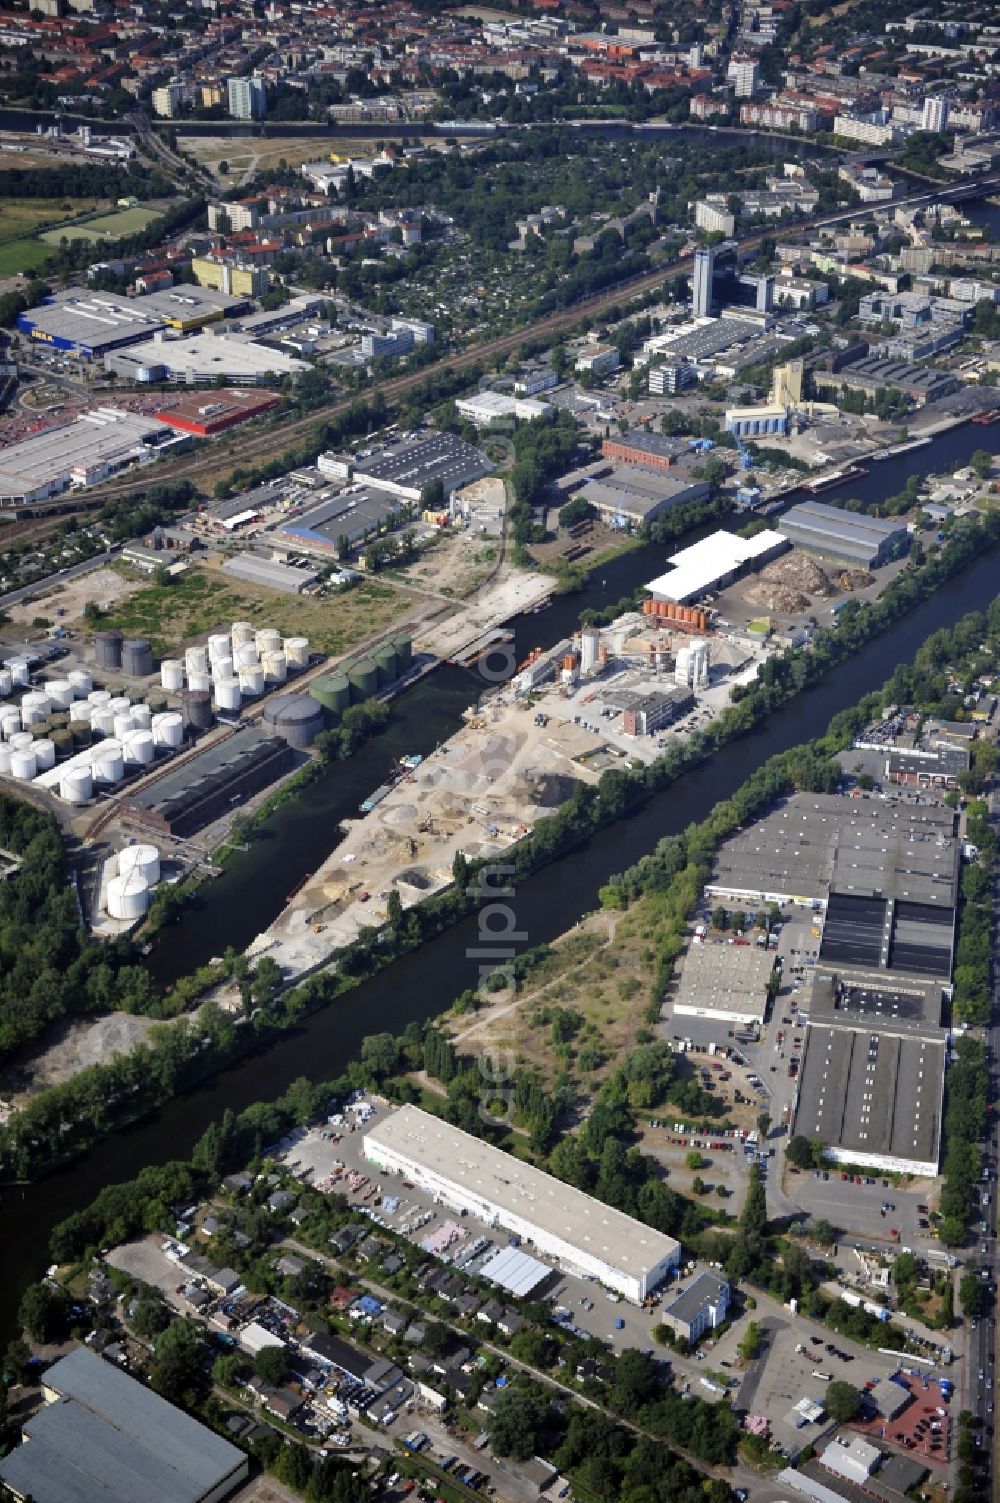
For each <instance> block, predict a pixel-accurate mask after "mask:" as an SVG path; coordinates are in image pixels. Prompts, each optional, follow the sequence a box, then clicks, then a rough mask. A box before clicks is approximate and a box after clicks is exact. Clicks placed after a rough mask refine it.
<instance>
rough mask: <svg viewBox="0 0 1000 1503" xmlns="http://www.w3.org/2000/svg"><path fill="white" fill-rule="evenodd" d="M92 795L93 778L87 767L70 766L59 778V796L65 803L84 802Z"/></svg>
mask: <svg viewBox="0 0 1000 1503" xmlns="http://www.w3.org/2000/svg"><path fill="white" fill-rule="evenodd" d="M93 796H94V779H93V775H92V773H91V771H90V768H89V767H70V768H67V770H66V771H65V772H64V773H63V775H62V777H61V778H60V779H59V797H60V798H62V799H65V800H66V802H67V804H85V803H86V802H87V800H88V799H89V798H93Z"/></svg>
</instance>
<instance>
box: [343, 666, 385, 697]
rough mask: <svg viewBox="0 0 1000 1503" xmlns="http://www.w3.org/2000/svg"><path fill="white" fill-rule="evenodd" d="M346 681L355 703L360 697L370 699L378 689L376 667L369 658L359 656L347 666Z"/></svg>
mask: <svg viewBox="0 0 1000 1503" xmlns="http://www.w3.org/2000/svg"><path fill="white" fill-rule="evenodd" d="M347 681H348V683H349V684H350V686H351V699H352V700H353V701H354V703H355V704H357V703H358V701H359V700H362V699H371V697H372V695H373V694H375V693H377V691H378V668H377V667H376V665H375V664H374V663H373V662H372V660H371V658H359V659H358V661H357V662H356V663H352V664H351V666H350V668H348V670H347Z"/></svg>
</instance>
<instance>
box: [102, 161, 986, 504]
mask: <svg viewBox="0 0 1000 1503" xmlns="http://www.w3.org/2000/svg"><path fill="white" fill-rule="evenodd" d="M998 188H1000V173H992V174H990V175H989V176H984V177H981V178H977V179H975V180H972V179H965V180H960V181H959V182H956V183H953V184H951V185H949V186H948V187H946V188H942V189H940V190H936V189H935V190H933V191H931V192H928V191H927V190H926V189H921V190H920V192H918V193H912V194H909V195H908V196H907V197H905V198H899V199H897V200H896V201H895V202H896V206H897V207H900V208H902V207H905V206H917V205H920V204H924V203H928V202H931V201H935V200H937V201H951V200H954V199H955V198H961V197H969V196H970V195H971V194H974V195H975V196H976V197H982V196H986V195H988V194H990V193H992V192H995V191H996V190H997V189H998ZM856 214H857V208H856V207H851V208H849V209H844V210H842V211H838V212H837V213H834V214H823V215H820V216H818V217H814V218H812V219H806V220H802V221H800V222H799V223H797V224H796V226H795V230H796V233H799V234H801V233H802V232H804V231H810V230H814V229H819V228H822V227H824V226H828V225H834V224H839V223H841V222H842V221H844V220H850V219H852V218H854V217H855V216H856ZM771 234H772V230H771V229H765V230H762V231H758V232H756V233H755V234H752V235H746V236H744V237H743V238H742V239H741V240H739V241H738V242H737V245H738V248H739V251H740V252H741V253H743V254H746V253H747V252H749V251H753V250H756V249H758V248H759V246H760V245H761V243H762V241H763V240H764V239H765V237H767V236H770V235H771ZM692 266H693V257H691V256H684V257H681V258H680V259H678V260H675V261H670V262H667V263H665V264H664V265H663V266H660V267H657V269H656V270H655V271H649V272H643V273H641V274H640V275H639V276H636V277H632V278H630V279H629V280H628V281H625V282H621V283H619V284H617V285H615V286H613V287H608V288H605V289H604V291H602V292H599V293H596V294H595V295H594V296H592V297H588V298H584V299H582V300H581V301H580V302H577V303H573V304H571V305H570V306H569V307H568V308H563V309H560V310H559V311H558V312H556V313H550V314H547V315H545V316H544V317H543V318H539V319H536V320H535V321H534V322H533V323H529V324H525V325H522V326H521V327H520V328H518V329H515V330H512V331H511V332H510V333H507V334H501V335H498V336H496V337H495V338H493V339H487V340H485V341H483V342H482V343H478V344H473V345H469V346H468V347H467V348H465V349H463V350H456V351H454V352H452V353H450V354H449V355H448V357H447V365H448V368H449V369H450V370H452V371H464V370H468V369H469V368H470V367H472V366H476V365H480V364H482V365H484V366H489V365H491V364H492V363H493V361H494V360H496V358H497V357H498V356H500V355H510V354H512V353H513V352H514V351H515V350H517V349H518V348H519V347H520V346H521V345H522V344H524V342H525V341H526V340H536V339H539V338H551V337H554V336H556V335H558V334H560V333H564V332H565V331H566V330H567V329H569V328H572V327H574V326H575V325H577V324H578V323H579V322H580V320H581V319H582V318H584V317H590V318H594V317H600V316H601V315H603V314H605V313H607V312H608V310H609V309H611V308H613V307H615V306H620V305H621V304H622V303H623V301H627V300H628V299H630V298H633V297H636V296H641V295H642V294H643V293H645V292H652V291H654V290H655V289H656V288H658V287H660V286H662V285H663V283H664V282H667V281H669V280H671V279H672V278H674V277H676V276H678V275H684V274H685V273H686V272H688V271H690V269H691V268H692ZM439 368H440V366H438V365H434V366H429V367H425V368H424V369H421V370H418V371H410V372H408V373H406V374H405V375H401V376H396V377H393V378H392V379H390V380H388V381H382V382H378V383H376V384H374V385H372V386H371V387H367V388H365V389H364V390H363V391H361V392H352V393H351V394H350V395H349V396H347V397H341V398H339V399H338V400H336V401H333V402H330V403H327V404H326V405H325V406H323V407H318V408H316V409H315V410H314V411H313V412H311V413H309V414H308V415H307V416H306V417H302V418H296V419H294V420H293V421H291V422H288V423H286V424H284V425H283V426H282V427H281V428H280V429H278V430H274V429H264V430H263V431H261V432H259V433H246V434H244V435H242V436H241V440H240V444H239V452H238V455H235V456H234V458H233V460H232V461H231V462H230V463H229V469H230V470H232V469H233V468H235V467H236V465H239V466H241V467H245V466H246V465H247V464H248V463H249V462H252V461H254V460H256V459H259V458H262V457H264V456H267V457H268V458H270V459H273V458H274V457H275V453H276V450H278V449H279V446H281V445H288V444H290V443H293V442H295V441H296V440H298V439H302V438H308V437H311V436H312V435H313V434H314V433H315V431H316V429H317V427H318V425H320V424H322V423H325V422H329V421H330V420H331V419H333V418H336V417H340V416H342V415H343V414H344V413H345V412H347V410H348V408H349V407H351V406H352V405H353V404H354V403H356V402H357V401H359V400H360V401H366V400H367V399H368V398H370V397H371V396H374V394H375V393H376V392H379V393H381V395H382V397H383V398H384V399H385V401H386V403H387V404H391V403H393V402H395V401H396V400H397V399H398V398H399V397H402V396H405V395H406V394H407V393H408V392H410V391H412V390H413V389H414V388H415V387H417V386H419V385H420V383H421V382H422V381H424V380H425V378H426V377H428V376H429V375H433V374H434V372H435V371H437V370H438V369H439ZM225 471H226V462H224V461H222V460H221V458H220V454H219V451H218V448H217V447H216V446H214V445H209V446H208V447H207V448H205V449H203V450H202V451H200V452H196V453H194V454H189V455H185V456H183V457H182V458H178V459H177V460H175V461H174V462H172V463H169V464H167V465H164V466H163V467H162V469H161V467H160V466H157V467H156V470H155V473H154V475H153V476H152V477H151V476H150V475H149V474H148V473H147V474H144V475H143V476H141V477H139V476H136V477H135V478H133V479H127V480H119V481H115V482H113V483H111V484H109V485H107V486H103V487H101V488H99V489H95V490H94V491H92V492H89V493H88V494H89V496H90V498H91V499H92V500H100V501H102V502H104V501H113V500H117V499H119V498H121V497H125V496H131V495H134V494H136V493H137V492H144V491H145V490H147V489H148V487H149V485H150V484H151V483H155V482H156V481H160V480H166V479H189V480H191V481H193V482H197V480H198V477H199V476H206V477H210V478H211V479H213V480H218V479H219V478H220V477H222V476H223V475H224V473H225Z"/></svg>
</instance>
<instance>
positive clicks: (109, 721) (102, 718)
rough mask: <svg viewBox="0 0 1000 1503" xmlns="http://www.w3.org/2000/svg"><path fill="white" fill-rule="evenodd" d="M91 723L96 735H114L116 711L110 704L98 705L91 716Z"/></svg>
mask: <svg viewBox="0 0 1000 1503" xmlns="http://www.w3.org/2000/svg"><path fill="white" fill-rule="evenodd" d="M90 725H91V729H92V730H93V732H94V734H95V735H96V736H112V735H114V730H115V712H114V710H113V709H112V708H111V706H110V705H98V707H97V709H96V710H95V711H94V713H93V715H91V717H90Z"/></svg>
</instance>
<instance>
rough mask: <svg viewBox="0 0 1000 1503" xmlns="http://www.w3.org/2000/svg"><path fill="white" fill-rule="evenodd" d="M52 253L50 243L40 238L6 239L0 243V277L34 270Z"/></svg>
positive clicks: (13, 275)
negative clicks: (47, 243) (46, 243)
mask: <svg viewBox="0 0 1000 1503" xmlns="http://www.w3.org/2000/svg"><path fill="white" fill-rule="evenodd" d="M51 254H52V247H51V245H43V244H42V242H41V241H40V240H6V241H3V242H2V243H0V277H16V276H19V275H20V273H21V272H24V271H36V270H37V269H38V267H39V266H42V265H43V264H44V262H46V261H47V260H48V258H49V257H50V256H51Z"/></svg>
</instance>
